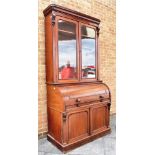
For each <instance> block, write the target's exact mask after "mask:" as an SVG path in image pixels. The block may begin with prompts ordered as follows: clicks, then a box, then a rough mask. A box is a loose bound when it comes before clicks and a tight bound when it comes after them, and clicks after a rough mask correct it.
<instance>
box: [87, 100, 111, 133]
mask: <svg viewBox="0 0 155 155" xmlns="http://www.w3.org/2000/svg"><path fill="white" fill-rule="evenodd" d="M108 126H109V110H108V106H107V105H106V104H102V103H100V104H98V105H95V106H92V107H91V108H90V132H91V134H95V133H99V132H101V131H103V130H105V129H107V127H108Z"/></svg>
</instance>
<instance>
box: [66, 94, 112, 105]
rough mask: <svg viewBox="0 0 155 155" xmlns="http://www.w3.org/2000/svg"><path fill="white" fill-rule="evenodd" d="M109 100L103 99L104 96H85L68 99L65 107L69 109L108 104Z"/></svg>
mask: <svg viewBox="0 0 155 155" xmlns="http://www.w3.org/2000/svg"><path fill="white" fill-rule="evenodd" d="M109 101H110V99H109V98H105V96H104V95H102V94H101V95H92V96H85V97H77V98H73V97H68V100H66V101H65V106H66V107H67V108H69V107H80V106H83V105H87V104H92V103H102V102H109Z"/></svg>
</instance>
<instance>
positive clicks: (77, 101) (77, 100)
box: [76, 98, 80, 107]
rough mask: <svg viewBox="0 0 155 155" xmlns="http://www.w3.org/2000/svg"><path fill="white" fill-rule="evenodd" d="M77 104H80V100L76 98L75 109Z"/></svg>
mask: <svg viewBox="0 0 155 155" xmlns="http://www.w3.org/2000/svg"><path fill="white" fill-rule="evenodd" d="M79 103H80V99H79V98H77V99H76V105H77V107H79Z"/></svg>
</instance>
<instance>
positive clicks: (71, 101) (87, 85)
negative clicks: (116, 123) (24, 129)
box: [43, 4, 111, 152]
mask: <svg viewBox="0 0 155 155" xmlns="http://www.w3.org/2000/svg"><path fill="white" fill-rule="evenodd" d="M43 13H44V16H45V48H46V50H45V55H46V84H47V111H48V135H47V138H48V140H49V141H50V142H52V143H53V144H55V145H56V146H57V147H58V148H59V149H60V150H61V151H63V152H66V151H68V150H71V149H73V148H76V147H78V146H80V145H82V144H84V143H87V142H89V141H92V140H94V139H95V138H97V137H101V136H102V135H104V134H105V133H109V132H110V127H109V116H110V105H111V96H110V90H109V88H108V86H107V85H106V84H104V83H103V82H102V81H100V80H99V70H98V68H99V66H98V37H99V24H100V20H99V19H96V18H94V17H91V16H88V15H85V14H83V13H80V12H77V11H73V10H71V9H67V8H64V7H62V6H59V5H55V4H52V5H50V6H48V7H47V8H46V9H45V10H44V11H43Z"/></svg>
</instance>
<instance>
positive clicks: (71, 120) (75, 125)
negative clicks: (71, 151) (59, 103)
mask: <svg viewBox="0 0 155 155" xmlns="http://www.w3.org/2000/svg"><path fill="white" fill-rule="evenodd" d="M67 124H68V142H69V143H70V142H73V141H76V140H79V139H82V138H85V137H87V136H88V135H89V109H84V110H79V111H74V112H71V113H69V114H68V119H67Z"/></svg>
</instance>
